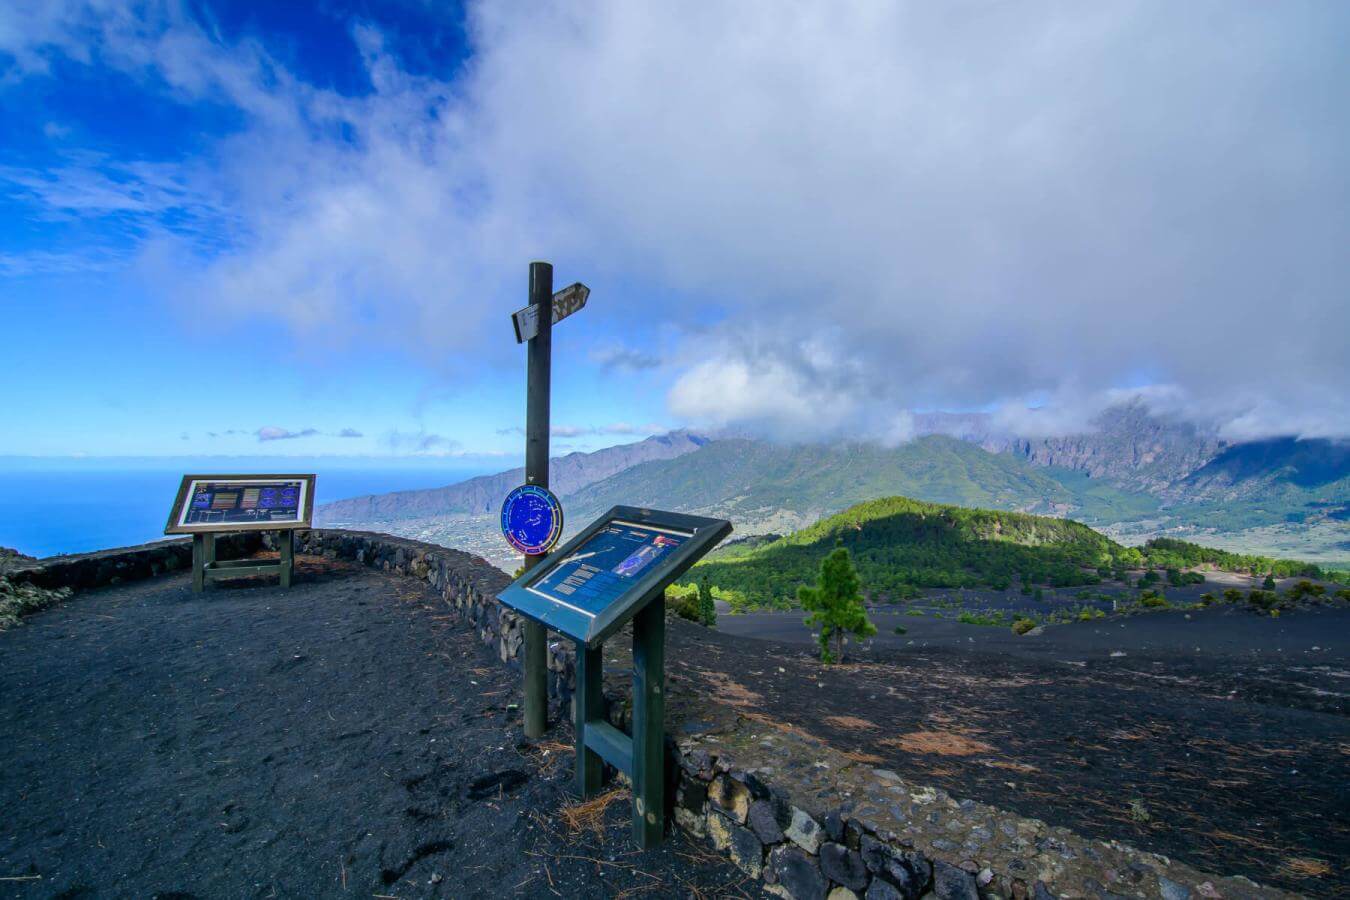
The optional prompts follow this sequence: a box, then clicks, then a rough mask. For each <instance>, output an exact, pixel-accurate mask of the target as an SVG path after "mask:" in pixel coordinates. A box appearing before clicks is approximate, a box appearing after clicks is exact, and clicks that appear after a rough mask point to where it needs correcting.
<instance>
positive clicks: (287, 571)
mask: <svg viewBox="0 0 1350 900" xmlns="http://www.w3.org/2000/svg"><path fill="white" fill-rule="evenodd" d="M277 551H278V555H279V556H280V558H281V559H280V561H281V586H282V587H284V588H289V587H290V586H291V576H292V575H293V574H294V573H295V532H294V531H291V530H290V529H289V528H283V529H282V530H281V531H279V532H277Z"/></svg>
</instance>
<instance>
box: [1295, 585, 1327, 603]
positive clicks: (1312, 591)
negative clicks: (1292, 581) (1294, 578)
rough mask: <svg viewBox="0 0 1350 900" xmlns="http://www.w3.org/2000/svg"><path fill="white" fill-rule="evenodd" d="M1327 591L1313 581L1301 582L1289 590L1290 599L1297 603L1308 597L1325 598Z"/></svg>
mask: <svg viewBox="0 0 1350 900" xmlns="http://www.w3.org/2000/svg"><path fill="white" fill-rule="evenodd" d="M1326 592H1327V589H1326V588H1324V587H1323V586H1322V585H1320V584H1313V583H1312V582H1311V581H1307V580H1304V581H1300V582H1299V583H1298V584H1296V585H1294V586H1293V587H1291V588H1290V589H1289V599H1290V600H1293V601H1294V602H1295V603H1297V602H1298V601H1300V600H1303V599H1305V598H1307V597H1322V596H1325V595H1326Z"/></svg>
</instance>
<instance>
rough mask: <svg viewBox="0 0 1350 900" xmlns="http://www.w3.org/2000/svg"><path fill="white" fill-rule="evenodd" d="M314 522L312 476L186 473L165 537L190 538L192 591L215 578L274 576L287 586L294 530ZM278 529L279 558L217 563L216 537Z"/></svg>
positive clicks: (292, 568)
mask: <svg viewBox="0 0 1350 900" xmlns="http://www.w3.org/2000/svg"><path fill="white" fill-rule="evenodd" d="M313 518H314V476H313V475H184V476H183V481H182V483H181V484H179V486H178V495H177V497H175V498H174V502H173V509H172V510H170V511H169V523H168V524H167V525H166V526H165V527H164V533H165V534H190V535H192V590H193V591H195V592H197V593H201V592H202V591H204V590H205V589H206V582H207V581H208V580H210V579H212V578H232V577H235V576H239V575H259V574H266V573H270V572H276V573H278V574H279V575H280V576H281V586H282V587H285V588H289V587H290V586H291V580H292V576H293V575H294V572H295V529H297V528H308V527H309V526H310V523H311V522H312V521H313ZM229 531H275V532H277V547H278V551H279V557H280V558H279V559H278V560H277V561H276V562H274V563H270V562H269V563H260V562H258V561H256V560H252V559H232V560H217V559H216V535H217V534H220V533H222V532H229Z"/></svg>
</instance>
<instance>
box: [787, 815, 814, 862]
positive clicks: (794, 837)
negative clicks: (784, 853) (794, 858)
mask: <svg viewBox="0 0 1350 900" xmlns="http://www.w3.org/2000/svg"><path fill="white" fill-rule="evenodd" d="M784 833H785V834H786V835H787V837H788V840H790V841H792V842H793V843H794V844H796V845H797V846H799V847H801V848H802V849H803V850H805V851H806V852H807V853H811V854H814V853H815V852H816V851H817V850H819V849H820V839H821V835H822V832H821V828H820V825H819V824H818V823H817V822H816V820H815V819H813V818H811V817H810V816H808V815H807V814H806V813H804V812H802V811H801V810H800V809H797V808H796V807H795V806H794V807H793V808H792V822H791V823H790V824H789V825H788V827H787V829H786V831H785V832H784Z"/></svg>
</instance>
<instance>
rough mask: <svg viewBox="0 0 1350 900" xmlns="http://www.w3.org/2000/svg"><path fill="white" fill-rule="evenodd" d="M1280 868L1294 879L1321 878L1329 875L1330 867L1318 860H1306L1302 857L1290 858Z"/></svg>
mask: <svg viewBox="0 0 1350 900" xmlns="http://www.w3.org/2000/svg"><path fill="white" fill-rule="evenodd" d="M1282 868H1283V869H1284V870H1285V871H1286V872H1288V873H1289V874H1290V875H1293V876H1294V877H1295V878H1323V877H1325V876H1327V875H1330V874H1331V866H1329V865H1327V864H1326V863H1325V862H1323V861H1322V860H1320V859H1308V858H1307V857H1304V856H1291V857H1289V858H1288V859H1286V860H1285V861H1284V865H1283V866H1282Z"/></svg>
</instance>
